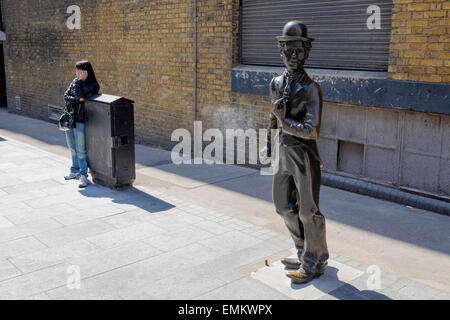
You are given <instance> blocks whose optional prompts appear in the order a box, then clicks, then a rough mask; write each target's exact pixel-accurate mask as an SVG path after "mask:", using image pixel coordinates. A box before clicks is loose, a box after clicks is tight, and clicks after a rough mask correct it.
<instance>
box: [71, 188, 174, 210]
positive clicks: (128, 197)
mask: <svg viewBox="0 0 450 320" xmlns="http://www.w3.org/2000/svg"><path fill="white" fill-rule="evenodd" d="M79 192H80V193H81V194H82V195H83V196H85V197H90V198H101V197H103V198H105V197H106V198H112V202H113V203H116V204H120V205H130V206H135V207H137V208H139V209H142V210H145V211H147V212H149V213H156V212H162V211H167V210H170V209H172V208H175V206H174V205H172V204H170V203H168V202H165V201H163V200H161V199H158V198H156V197H153V196H151V195H149V194H147V193H145V192H143V191H141V190H139V189H136V188H135V187H128V188H126V189H124V190H121V191H115V190H109V189H106V188H105V187H102V186H99V185H89V187H87V188H85V189H81V190H80V191H79ZM137 208H136V209H137ZM130 210H132V209H130Z"/></svg>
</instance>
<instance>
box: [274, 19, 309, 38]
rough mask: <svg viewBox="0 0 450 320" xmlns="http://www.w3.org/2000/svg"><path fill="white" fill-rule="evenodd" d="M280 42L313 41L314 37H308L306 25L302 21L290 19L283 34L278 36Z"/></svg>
mask: <svg viewBox="0 0 450 320" xmlns="http://www.w3.org/2000/svg"><path fill="white" fill-rule="evenodd" d="M277 39H278V41H279V42H287V41H304V42H311V41H314V38H308V30H307V28H306V25H305V24H304V23H302V22H301V21H297V20H294V21H289V22H288V23H286V24H285V25H284V28H283V34H282V35H281V36H278V37H277Z"/></svg>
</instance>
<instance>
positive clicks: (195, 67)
mask: <svg viewBox="0 0 450 320" xmlns="http://www.w3.org/2000/svg"><path fill="white" fill-rule="evenodd" d="M196 120H197V0H194V121H196Z"/></svg>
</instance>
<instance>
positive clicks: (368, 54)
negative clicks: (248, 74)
mask: <svg viewBox="0 0 450 320" xmlns="http://www.w3.org/2000/svg"><path fill="white" fill-rule="evenodd" d="M373 4H376V5H378V6H379V7H380V9H381V29H378V30H369V29H368V28H367V25H366V21H367V19H368V17H369V16H370V14H367V13H366V10H367V8H368V7H369V6H370V5H373ZM391 15H392V0H378V1H377V2H375V3H374V2H373V0H333V1H320V0H276V1H271V0H243V1H242V17H241V21H242V25H241V62H242V63H244V64H251V65H267V66H282V61H281V58H280V53H279V50H278V47H277V41H276V39H275V37H276V36H278V35H280V34H281V32H282V29H283V26H284V24H285V23H286V22H288V21H291V20H300V21H302V22H304V23H305V24H306V25H307V27H308V36H310V37H312V38H315V41H314V42H313V43H312V45H313V49H312V51H311V53H310V55H309V58H308V60H307V63H306V67H310V68H311V67H316V68H333V69H359V70H383V71H385V70H387V67H388V59H389V40H390V34H391Z"/></svg>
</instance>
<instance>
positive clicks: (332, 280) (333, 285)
mask: <svg viewBox="0 0 450 320" xmlns="http://www.w3.org/2000/svg"><path fill="white" fill-rule="evenodd" d="M285 270H286V271H293V270H292V269H288V268H285ZM338 271H339V270H338V269H337V268H335V267H331V266H328V267H327V269H326V270H325V273H324V274H323V275H322V276H321V277H319V278H315V279H313V280H312V281H311V282H308V283H305V284H293V283H291V288H292V289H294V290H300V289H303V288H305V287H307V286H309V285H313V286H314V287H316V288H317V289H319V290H320V291H322V292H323V293H326V294H328V295H330V296H333V297H335V298H336V299H339V300H392V299H391V298H390V297H388V296H386V295H384V294H382V293H379V292H376V291H374V290H359V289H358V288H356V287H355V286H353V285H351V284H349V283H346V282H344V281H341V280H339V278H338V275H337V273H338ZM330 289H331V291H330Z"/></svg>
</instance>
